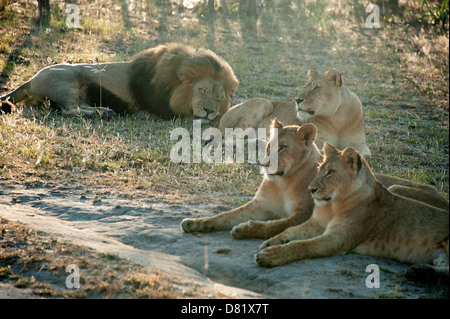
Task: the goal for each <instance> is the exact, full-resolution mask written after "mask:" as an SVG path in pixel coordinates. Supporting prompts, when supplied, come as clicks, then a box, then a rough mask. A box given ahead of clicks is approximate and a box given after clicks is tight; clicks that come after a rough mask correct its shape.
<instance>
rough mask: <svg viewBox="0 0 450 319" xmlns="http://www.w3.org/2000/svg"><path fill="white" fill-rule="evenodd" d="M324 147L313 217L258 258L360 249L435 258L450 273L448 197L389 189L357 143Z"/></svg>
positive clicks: (276, 260) (272, 262) (284, 259)
mask: <svg viewBox="0 0 450 319" xmlns="http://www.w3.org/2000/svg"><path fill="white" fill-rule="evenodd" d="M324 153H325V157H324V159H323V161H322V163H320V165H319V169H318V173H317V175H316V177H315V178H314V179H313V180H312V182H311V184H310V185H309V189H310V191H311V193H312V196H313V198H314V203H315V206H314V211H313V214H312V217H311V218H310V219H309V220H308V221H306V222H305V223H303V224H301V225H299V226H294V227H291V228H288V229H287V230H285V231H284V232H283V233H281V234H279V235H277V236H275V237H273V238H271V239H269V240H268V241H266V242H265V243H263V244H262V245H261V247H260V251H259V252H258V254H257V256H256V261H257V263H258V264H259V265H260V266H264V267H273V266H278V265H282V264H285V263H289V262H292V261H294V260H300V259H308V258H320V257H326V256H333V255H342V254H347V253H349V252H356V253H360V254H364V255H371V256H381V257H387V258H393V259H396V260H399V261H401V262H407V263H412V264H432V263H435V265H437V266H439V270H441V271H442V272H444V273H445V272H446V273H447V277H448V238H449V213H448V202H447V206H446V208H445V209H441V208H437V207H434V206H431V205H428V204H427V203H423V202H419V201H416V200H412V199H409V198H406V197H403V196H400V195H396V194H394V193H392V192H390V191H388V189H387V188H385V187H384V186H383V185H382V184H381V183H380V182H379V181H378V180H377V178H376V176H375V175H374V174H373V173H372V171H371V169H370V167H369V165H368V164H367V162H366V161H365V160H364V158H363V157H362V156H361V155H360V154H359V153H358V152H357V151H356V150H355V149H353V148H346V149H344V150H343V151H340V150H339V149H337V148H335V147H334V146H333V145H331V144H328V143H326V144H325V146H324ZM430 269H434V270H436V269H437V268H432V267H431V268H430Z"/></svg>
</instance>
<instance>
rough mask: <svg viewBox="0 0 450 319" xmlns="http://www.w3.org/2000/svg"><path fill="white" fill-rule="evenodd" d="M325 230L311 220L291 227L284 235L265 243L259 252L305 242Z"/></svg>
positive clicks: (281, 234)
mask: <svg viewBox="0 0 450 319" xmlns="http://www.w3.org/2000/svg"><path fill="white" fill-rule="evenodd" d="M323 231H324V229H323V228H322V227H321V226H320V225H319V223H317V221H316V220H315V219H314V218H310V219H309V220H307V221H306V222H304V223H303V224H301V225H297V226H293V227H289V228H288V229H286V230H285V231H283V232H282V233H280V234H278V235H276V236H274V237H272V238H270V239H268V240H266V241H265V242H263V243H262V244H261V245H260V246H259V248H258V250H262V249H265V248H267V247H270V246H276V245H284V244H286V243H289V242H291V241H294V240H303V239H308V238H313V237H316V236H319V235H321V234H322V233H323Z"/></svg>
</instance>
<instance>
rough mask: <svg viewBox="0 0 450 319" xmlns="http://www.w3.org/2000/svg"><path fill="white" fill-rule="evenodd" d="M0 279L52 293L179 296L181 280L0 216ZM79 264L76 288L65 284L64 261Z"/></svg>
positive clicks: (40, 292)
mask: <svg viewBox="0 0 450 319" xmlns="http://www.w3.org/2000/svg"><path fill="white" fill-rule="evenodd" d="M0 247H1V250H0V282H3V283H5V282H6V283H12V284H13V285H14V286H15V287H17V288H31V289H32V291H33V293H34V294H35V295H37V296H42V297H52V298H100V297H101V298H183V297H186V296H187V295H188V294H189V292H188V291H187V290H186V291H184V290H183V289H182V288H181V287H182V283H180V282H177V281H175V280H173V279H168V278H167V277H165V276H164V275H163V274H162V272H161V271H159V270H154V269H149V268H147V267H143V266H140V265H136V264H134V263H132V262H130V261H127V260H125V259H121V258H119V257H117V256H115V255H111V254H100V253H98V252H96V251H93V250H92V249H88V248H85V247H80V246H76V245H72V244H69V243H65V242H61V241H59V240H57V239H55V238H54V237H52V236H48V235H46V234H42V233H40V232H37V231H35V230H33V229H31V228H28V227H26V226H24V225H22V224H20V223H18V222H9V221H7V220H5V219H3V218H0ZM70 264H75V265H77V266H78V267H79V270H80V288H79V289H74V288H67V287H66V278H67V276H69V275H70V274H71V272H66V267H67V265H70Z"/></svg>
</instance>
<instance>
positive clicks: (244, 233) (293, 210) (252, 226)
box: [181, 119, 321, 239]
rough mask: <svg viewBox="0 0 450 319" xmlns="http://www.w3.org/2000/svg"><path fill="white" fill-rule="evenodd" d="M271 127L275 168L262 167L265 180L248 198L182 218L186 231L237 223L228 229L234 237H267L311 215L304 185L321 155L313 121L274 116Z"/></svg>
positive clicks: (219, 228) (309, 199)
mask: <svg viewBox="0 0 450 319" xmlns="http://www.w3.org/2000/svg"><path fill="white" fill-rule="evenodd" d="M272 127H273V128H277V129H278V168H277V171H276V172H275V173H273V174H268V173H267V169H266V167H262V170H263V172H264V180H263V182H262V183H261V185H260V187H259V189H258V191H257V193H256V195H255V197H254V198H253V199H252V200H251V201H250V202H248V203H247V204H245V205H243V206H241V207H238V208H236V209H233V210H231V211H229V212H224V213H221V214H219V215H216V216H214V217H210V218H195V219H184V220H183V221H182V223H181V228H182V229H183V230H184V231H185V232H198V231H199V232H207V231H217V230H228V229H231V228H232V227H233V226H235V225H238V224H239V225H238V226H236V227H234V228H233V230H232V232H231V235H232V237H233V238H235V239H243V238H251V237H254V238H270V237H272V236H274V235H276V234H278V233H280V232H281V231H283V230H284V229H286V228H287V227H290V226H293V225H298V224H300V223H302V222H304V221H306V220H307V219H308V218H309V217H310V216H311V212H312V209H313V206H314V202H313V201H312V198H311V195H310V194H309V192H308V191H307V187H308V185H309V183H310V182H311V181H312V179H313V178H314V176H315V175H316V171H317V164H318V163H319V162H320V159H321V154H320V152H319V150H318V148H317V146H316V144H315V143H314V139H315V138H316V135H317V128H316V126H315V125H314V124H305V125H303V126H301V127H299V126H296V125H291V126H283V124H282V123H280V122H279V121H278V120H277V119H275V120H274V121H273V124H272ZM272 151H273V150H272ZM274 219H275V220H274ZM249 220H250V221H249ZM269 220H270V221H269ZM240 223H242V224H240Z"/></svg>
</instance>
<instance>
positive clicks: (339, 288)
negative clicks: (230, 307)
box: [0, 184, 448, 298]
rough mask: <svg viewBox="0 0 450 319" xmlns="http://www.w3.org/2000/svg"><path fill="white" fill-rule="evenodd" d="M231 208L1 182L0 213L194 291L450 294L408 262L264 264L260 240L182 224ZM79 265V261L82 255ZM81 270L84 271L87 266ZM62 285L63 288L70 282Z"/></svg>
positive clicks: (355, 259) (345, 259) (361, 259)
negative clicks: (413, 274) (372, 282)
mask: <svg viewBox="0 0 450 319" xmlns="http://www.w3.org/2000/svg"><path fill="white" fill-rule="evenodd" d="M227 208H231V207H230V206H229V205H226V204H225V205H222V204H221V203H220V202H217V203H198V202H190V201H188V202H186V201H174V200H169V201H167V200H164V199H163V198H159V197H157V196H155V197H150V198H149V197H148V196H139V195H135V196H133V197H132V198H130V196H127V194H123V193H119V192H117V191H115V190H113V189H107V188H92V187H91V188H89V189H88V190H87V189H85V188H82V187H78V188H72V187H70V186H66V185H64V186H63V185H51V184H47V185H23V186H17V187H14V188H13V189H11V188H8V187H2V192H1V194H0V212H1V213H0V215H1V216H2V217H5V218H8V219H10V220H17V221H20V222H23V223H25V224H28V225H31V226H32V227H34V228H37V229H39V230H41V231H44V232H46V233H48V234H52V235H54V236H56V237H58V238H60V239H64V240H69V241H71V242H73V243H76V244H78V245H83V246H87V247H91V248H94V249H96V250H98V251H100V252H103V253H109V254H117V255H118V256H119V257H122V258H127V259H130V260H131V261H133V262H136V263H139V264H143V265H147V266H151V267H152V268H156V269H159V270H161V271H162V272H163V273H164V274H165V275H167V276H168V277H170V278H175V279H177V280H181V281H183V282H185V283H186V282H189V285H188V287H191V289H193V288H192V287H200V288H202V289H203V290H204V293H203V296H209V297H237V298H250V297H253V298H255V297H256V298H261V297H263V298H442V297H446V296H448V287H441V286H439V287H434V288H433V287H430V286H424V285H418V284H414V283H410V282H408V281H407V280H406V279H405V278H404V277H403V274H404V273H405V271H406V269H407V268H408V267H409V266H408V265H406V264H402V263H398V262H395V261H392V260H388V259H382V258H371V257H366V256H360V255H356V254H351V255H347V256H341V257H330V258H323V259H319V260H305V261H299V262H294V263H291V264H288V265H285V266H281V267H276V268H274V269H263V268H260V267H258V266H257V265H256V263H255V262H254V255H255V253H256V249H257V247H258V245H259V244H260V243H261V240H244V241H237V240H233V239H231V237H230V236H229V234H228V232H216V233H211V234H201V235H200V234H197V235H192V234H186V233H183V232H182V231H181V230H180V228H179V225H180V222H181V220H182V219H183V218H186V217H188V216H189V217H197V216H211V215H213V214H215V213H217V212H220V211H223V210H224V209H227ZM73 262H74V263H76V262H77V261H76V259H74V261H73ZM370 264H375V265H377V266H378V267H379V269H380V288H378V289H375V288H372V289H369V288H367V287H366V278H367V277H368V276H369V275H370V274H371V272H366V267H367V266H368V265H370ZM80 272H83V267H82V266H80ZM216 283H217V284H216ZM218 284H219V285H218ZM60 286H62V287H59V288H60V289H61V288H62V289H64V281H62V282H61V283H60ZM236 288H239V289H236ZM185 289H187V288H185ZM198 289H199V288H198ZM240 289H242V290H240ZM13 296H16V295H13ZM28 296H30V292H29V291H25V292H24V295H23V296H21V297H28ZM185 296H189V294H186V295H185Z"/></svg>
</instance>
